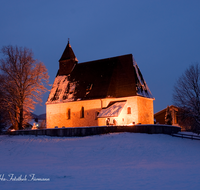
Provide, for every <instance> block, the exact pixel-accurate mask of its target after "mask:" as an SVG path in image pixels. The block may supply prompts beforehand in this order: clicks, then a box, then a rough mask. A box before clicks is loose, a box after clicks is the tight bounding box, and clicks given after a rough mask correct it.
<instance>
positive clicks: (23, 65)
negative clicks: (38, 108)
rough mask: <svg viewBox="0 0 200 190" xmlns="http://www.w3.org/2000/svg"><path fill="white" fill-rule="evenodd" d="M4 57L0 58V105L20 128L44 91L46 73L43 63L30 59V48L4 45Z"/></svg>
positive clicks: (46, 78) (31, 55)
mask: <svg viewBox="0 0 200 190" xmlns="http://www.w3.org/2000/svg"><path fill="white" fill-rule="evenodd" d="M2 53H3V55H4V58H3V59H1V60H0V78H1V83H0V94H2V96H1V97H0V104H1V105H0V106H1V109H2V110H3V111H4V112H6V113H7V115H8V116H9V121H10V123H11V124H12V126H13V127H14V128H15V129H16V130H17V129H23V127H24V125H25V124H26V122H27V119H28V118H29V114H28V113H30V112H31V111H33V110H34V105H35V104H37V103H39V102H42V99H41V95H42V94H43V93H44V92H46V91H47V88H46V87H47V85H48V79H49V76H48V73H47V69H46V67H45V65H44V64H43V63H42V62H40V61H38V60H35V59H34V58H33V53H32V51H31V50H30V49H27V48H22V47H17V46H16V47H13V46H4V47H3V48H2Z"/></svg>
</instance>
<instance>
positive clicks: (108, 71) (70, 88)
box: [48, 54, 153, 102]
mask: <svg viewBox="0 0 200 190" xmlns="http://www.w3.org/2000/svg"><path fill="white" fill-rule="evenodd" d="M59 77H60V78H59ZM55 83H56V84H55ZM136 95H140V96H144V97H148V98H153V96H152V94H151V92H150V90H149V88H148V86H147V84H146V82H145V81H144V78H143V76H142V74H141V72H140V70H139V68H138V66H137V64H136V62H135V61H134V60H133V56H132V54H128V55H122V56H117V57H112V58H107V59H101V60H96V61H90V62H85V63H79V64H76V65H75V67H74V68H73V70H72V71H71V73H70V74H69V75H66V76H63V75H62V76H60V75H58V76H57V79H56V80H55V82H54V85H53V87H52V90H51V93H50V95H49V99H48V102H55V101H59V102H60V101H74V100H87V99H99V98H106V97H114V98H118V97H127V96H136ZM61 96H62V97H61ZM72 97H73V98H72Z"/></svg>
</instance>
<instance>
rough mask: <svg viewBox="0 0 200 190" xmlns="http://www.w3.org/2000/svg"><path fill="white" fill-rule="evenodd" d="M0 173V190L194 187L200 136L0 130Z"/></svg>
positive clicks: (198, 184) (198, 180)
mask: <svg viewBox="0 0 200 190" xmlns="http://www.w3.org/2000/svg"><path fill="white" fill-rule="evenodd" d="M9 174H13V175H12V177H11V176H9ZM0 175H1V176H0V189H2V190H6V189H15V190H22V189H28V190H32V189H39V190H40V189H42V190H43V189H48V190H49V189H52V190H55V189H59V190H62V189H70V190H77V189H84V190H95V189H102V190H108V189H110V190H111V189H113V190H118V189H119V190H122V189H123V190H129V189H136V190H138V189H145V190H147V189H148V190H151V189H153V190H157V189H159V190H160V189H162V190H169V189H170V190H173V189H181V190H184V189H199V188H200V141H198V140H190V139H182V138H177V137H172V136H168V135H162V134H154V135H149V134H139V133H137V134H136V133H115V134H107V135H99V136H90V137H70V138H69V137H63V138H60V137H45V136H39V137H35V136H0ZM29 175H32V176H29ZM33 176H34V177H33ZM15 178H16V179H18V180H19V181H14V179H15ZM33 179H35V180H36V179H38V180H39V179H40V180H49V181H34V180H33ZM6 180H7V181H6ZM23 180H24V181H23Z"/></svg>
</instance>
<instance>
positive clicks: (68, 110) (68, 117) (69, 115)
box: [67, 108, 71, 119]
mask: <svg viewBox="0 0 200 190" xmlns="http://www.w3.org/2000/svg"><path fill="white" fill-rule="evenodd" d="M67 119H71V109H70V108H69V109H67Z"/></svg>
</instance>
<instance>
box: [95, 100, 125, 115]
mask: <svg viewBox="0 0 200 190" xmlns="http://www.w3.org/2000/svg"><path fill="white" fill-rule="evenodd" d="M125 104H126V102H116V103H114V104H113V105H111V106H109V107H108V108H105V109H102V110H101V111H100V113H99V115H98V117H118V116H119V114H120V113H121V111H122V109H123V107H124V105H125Z"/></svg>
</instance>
